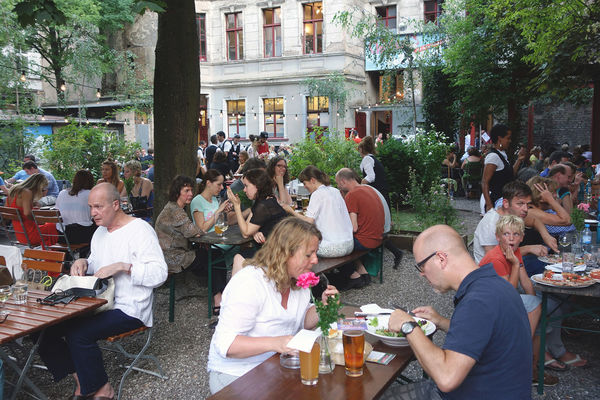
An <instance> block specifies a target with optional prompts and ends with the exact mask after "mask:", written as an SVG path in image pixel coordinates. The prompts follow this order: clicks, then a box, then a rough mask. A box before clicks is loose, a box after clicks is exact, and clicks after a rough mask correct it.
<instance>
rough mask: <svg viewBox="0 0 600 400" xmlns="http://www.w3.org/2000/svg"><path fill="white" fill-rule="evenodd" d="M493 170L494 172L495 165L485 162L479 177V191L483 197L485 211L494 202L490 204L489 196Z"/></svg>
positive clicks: (492, 205)
mask: <svg viewBox="0 0 600 400" xmlns="http://www.w3.org/2000/svg"><path fill="white" fill-rule="evenodd" d="M494 172H496V165H494V164H486V165H485V167H484V168H483V176H482V177H481V193H482V194H483V198H484V199H485V211H487V210H489V209H490V208H492V207H494V204H492V198H491V197H490V180H491V179H492V176H493V175H494Z"/></svg>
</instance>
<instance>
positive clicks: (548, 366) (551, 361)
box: [544, 358, 568, 372]
mask: <svg viewBox="0 0 600 400" xmlns="http://www.w3.org/2000/svg"><path fill="white" fill-rule="evenodd" d="M555 363H556V365H560V367H556V366H553V365H551V364H555ZM565 364H566V363H564V362H562V361H560V360H557V359H555V358H551V359H549V360H546V361H545V362H544V368H546V369H551V370H552V371H558V372H563V371H566V370H567V369H568V368H567V366H566V365H565Z"/></svg>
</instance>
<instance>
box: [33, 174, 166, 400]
mask: <svg viewBox="0 0 600 400" xmlns="http://www.w3.org/2000/svg"><path fill="white" fill-rule="evenodd" d="M88 204H89V206H90V209H91V215H92V218H93V219H94V221H95V222H96V225H98V229H97V230H96V232H95V233H94V236H93V237H92V241H91V244H90V246H91V253H90V256H89V258H88V259H82V258H80V259H78V260H76V261H75V262H74V263H73V265H72V266H71V275H76V276H83V275H94V276H96V277H99V278H107V277H113V278H114V281H115V301H114V307H113V309H112V310H108V311H104V312H101V313H98V314H94V315H88V316H84V317H82V318H78V319H73V320H69V321H66V322H64V323H62V324H59V325H56V326H53V327H51V328H49V329H47V330H46V333H45V335H44V337H43V338H42V342H41V344H40V347H39V349H38V352H39V354H40V357H41V358H42V360H43V361H44V363H45V364H46V366H47V367H48V370H49V371H50V372H51V373H52V375H53V376H54V379H55V381H59V380H60V379H62V378H64V377H65V376H67V375H68V374H72V375H73V377H74V378H75V382H76V388H75V393H74V395H73V399H84V398H90V399H92V398H94V399H112V398H114V395H115V392H114V390H113V388H112V386H111V385H110V383H109V382H108V376H107V375H106V372H105V370H104V365H103V362H102V353H101V351H100V349H99V347H98V345H97V344H96V341H97V340H99V339H104V338H107V337H109V336H113V335H118V334H121V333H123V332H128V331H130V330H132V329H136V328H139V327H141V326H144V325H145V326H152V290H153V288H155V287H157V286H159V285H161V284H162V283H163V282H164V281H165V280H166V279H167V264H166V263H165V259H164V257H163V253H162V250H161V248H160V245H159V244H158V239H157V237H156V233H155V232H154V229H152V227H151V226H150V225H149V224H148V223H147V222H145V221H144V220H142V219H138V218H133V217H131V216H129V215H126V214H125V213H124V212H123V211H122V210H121V205H120V196H119V192H118V191H117V189H116V188H115V187H114V186H113V185H112V184H110V183H100V184H98V185H96V186H95V187H94V188H93V189H92V191H91V192H90V195H89V199H88Z"/></svg>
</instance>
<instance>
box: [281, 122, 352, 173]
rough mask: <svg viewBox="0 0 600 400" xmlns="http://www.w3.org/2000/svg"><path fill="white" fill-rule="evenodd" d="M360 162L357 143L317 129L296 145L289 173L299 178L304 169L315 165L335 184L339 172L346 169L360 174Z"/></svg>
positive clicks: (291, 157) (289, 164)
mask: <svg viewBox="0 0 600 400" xmlns="http://www.w3.org/2000/svg"><path fill="white" fill-rule="evenodd" d="M311 136H313V137H314V138H315V139H313V138H312V137H311ZM360 161H361V158H360V155H359V154H358V150H357V149H356V143H354V142H353V141H351V140H346V138H344V137H343V136H341V135H338V134H335V133H332V132H329V131H328V130H327V129H322V128H320V127H317V128H315V129H314V131H313V133H312V135H309V134H308V133H307V135H306V137H305V138H304V140H303V141H301V142H299V143H297V144H296V145H295V147H294V150H293V151H292V154H291V155H290V160H289V163H288V171H289V173H290V176H293V177H297V176H298V175H299V174H300V172H302V170H303V169H304V168H306V167H307V166H309V165H314V166H315V167H317V168H319V169H320V170H321V171H323V172H325V173H326V174H327V175H328V176H329V178H330V179H331V183H332V184H335V173H336V172H337V171H339V170H340V169H341V168H344V167H346V168H351V169H353V170H355V171H357V172H360V168H359V166H360Z"/></svg>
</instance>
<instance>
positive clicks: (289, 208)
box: [281, 204, 315, 224]
mask: <svg viewBox="0 0 600 400" xmlns="http://www.w3.org/2000/svg"><path fill="white" fill-rule="evenodd" d="M281 207H282V208H283V209H284V210H285V212H287V213H288V214H290V215H293V216H294V217H298V218H300V219H302V220H304V221H306V222H309V223H311V224H314V223H315V219H314V218H311V217H307V216H306V215H302V214H300V213H297V212H296V211H294V209H293V208H292V207H290V206H289V205H287V204H284V205H282V206H281Z"/></svg>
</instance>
